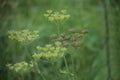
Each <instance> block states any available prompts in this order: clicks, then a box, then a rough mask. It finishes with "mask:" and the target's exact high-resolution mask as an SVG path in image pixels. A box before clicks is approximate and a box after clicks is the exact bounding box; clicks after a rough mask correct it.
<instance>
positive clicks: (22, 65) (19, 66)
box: [7, 61, 33, 74]
mask: <svg viewBox="0 0 120 80" xmlns="http://www.w3.org/2000/svg"><path fill="white" fill-rule="evenodd" d="M7 67H8V68H9V70H11V71H13V72H16V73H18V74H24V73H27V72H29V71H30V70H31V69H32V68H33V62H32V61H31V62H30V63H27V62H25V61H22V62H19V63H16V64H7Z"/></svg>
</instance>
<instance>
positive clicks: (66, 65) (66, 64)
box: [63, 56, 70, 80]
mask: <svg viewBox="0 0 120 80" xmlns="http://www.w3.org/2000/svg"><path fill="white" fill-rule="evenodd" d="M63 58H64V62H65V67H66V69H67V72H68V73H70V71H69V68H68V63H67V60H66V57H65V56H64V57H63ZM68 80H70V77H69V74H68Z"/></svg>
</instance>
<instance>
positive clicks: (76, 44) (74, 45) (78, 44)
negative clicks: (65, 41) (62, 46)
mask: <svg viewBox="0 0 120 80" xmlns="http://www.w3.org/2000/svg"><path fill="white" fill-rule="evenodd" d="M81 44H82V43H81V42H78V41H74V42H72V46H73V47H79V46H81Z"/></svg>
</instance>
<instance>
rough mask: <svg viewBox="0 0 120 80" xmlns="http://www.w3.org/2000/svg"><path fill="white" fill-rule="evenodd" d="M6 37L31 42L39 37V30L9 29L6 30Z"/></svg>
mask: <svg viewBox="0 0 120 80" xmlns="http://www.w3.org/2000/svg"><path fill="white" fill-rule="evenodd" d="M8 37H9V38H10V39H12V40H16V41H18V42H32V41H34V40H36V39H37V38H38V37H39V31H30V30H27V29H24V30H19V31H16V30H10V31H8Z"/></svg>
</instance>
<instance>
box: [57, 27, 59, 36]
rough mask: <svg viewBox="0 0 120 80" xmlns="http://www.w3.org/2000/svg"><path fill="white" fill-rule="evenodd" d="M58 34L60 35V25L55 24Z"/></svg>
mask: <svg viewBox="0 0 120 80" xmlns="http://www.w3.org/2000/svg"><path fill="white" fill-rule="evenodd" d="M57 31H58V36H60V25H58V26H57Z"/></svg>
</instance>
